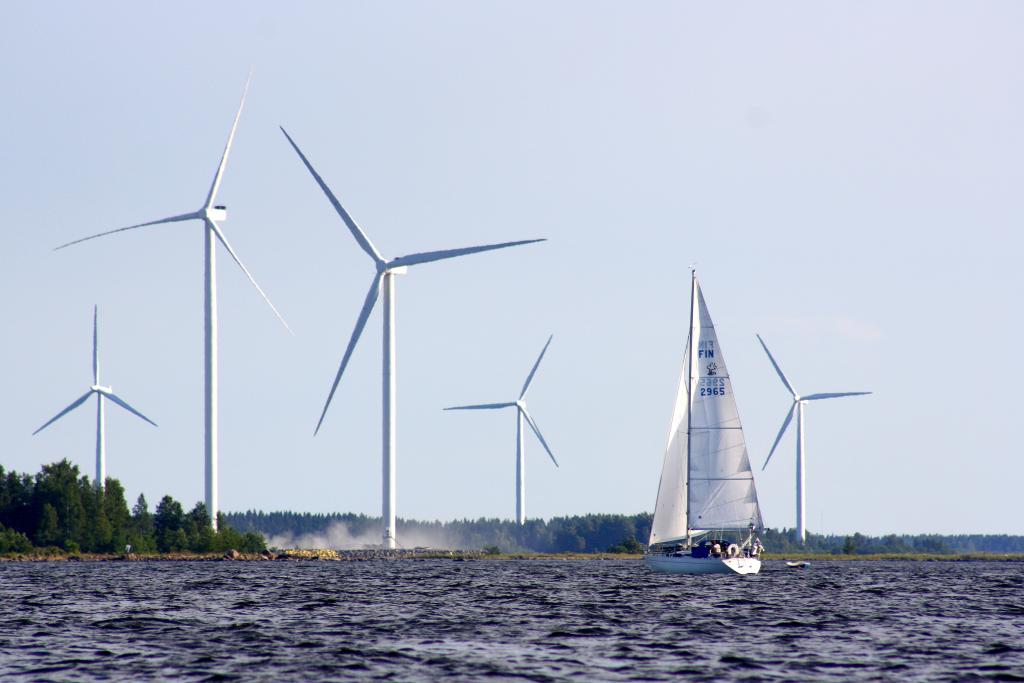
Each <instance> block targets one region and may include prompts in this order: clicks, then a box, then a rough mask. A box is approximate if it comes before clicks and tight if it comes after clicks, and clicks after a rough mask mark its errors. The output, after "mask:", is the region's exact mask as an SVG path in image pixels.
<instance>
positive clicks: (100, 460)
mask: <svg viewBox="0 0 1024 683" xmlns="http://www.w3.org/2000/svg"><path fill="white" fill-rule="evenodd" d="M98 313H99V311H98V307H95V306H94V307H93V309H92V386H91V387H89V391H87V392H85V393H84V394H82V396H80V397H79V398H77V399H75V402H74V403H72V404H71V405H69V406H68V407H67V408H65V409H64V410H62V411H60V412H59V413H57V414H56V415H55V416H53V417H52V418H50V420H49V421H48V422H47V423H46V424H44V425H43V426H42V427H40V428H39V429H37V430H36V431H34V432H32V436H35V435H36V434H38V433H39V432H41V431H43V430H44V429H46V428H47V427H49V426H50V425H51V424H53V423H54V422H56V421H57V420H59V419H60V418H62V417H64V416H65V415H67V414H68V413H70V412H71V411H72V410H74V409H75V408H77V407H78V406H80V405H82V404H83V403H85V402H86V401H87V400H88V399H89V397H90V396H92V395H93V394H95V395H96V480H95V481H94V482H93V484H94V485H95V486H96V487H97V488H101V489H102V488H105V487H106V483H107V448H106V434H105V420H104V414H103V412H104V411H103V399H107V400H108V401H113V402H114V403H115V404H117V405H119V406H121V407H122V408H124V409H125V410H127V411H128V412H129V413H131V414H132V415H135V416H137V417H140V418H142V419H143V420H145V421H146V422H148V423H149V424H151V425H153V426H154V427H156V422H153V421H152V420H150V419H149V418H148V417H146V416H145V415H143V414H142V413H140V412H139V411H137V410H135V408H132V407H131V406H130V405H128V403H127V402H125V401H124V399H122V398H120V397H118V396H117V395H116V394H114V391H113V389H111V388H110V387H104V386H101V385H100V357H99V343H98V342H99V334H98V331H97V318H98Z"/></svg>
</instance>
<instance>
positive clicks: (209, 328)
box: [57, 74, 291, 530]
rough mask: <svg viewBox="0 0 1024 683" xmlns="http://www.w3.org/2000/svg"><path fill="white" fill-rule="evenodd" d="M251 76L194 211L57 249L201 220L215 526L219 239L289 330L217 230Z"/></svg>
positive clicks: (208, 453) (209, 487) (210, 498)
mask: <svg viewBox="0 0 1024 683" xmlns="http://www.w3.org/2000/svg"><path fill="white" fill-rule="evenodd" d="M251 80H252V74H250V75H249V79H248V80H247V81H246V82H245V90H244V91H243V92H242V101H241V102H240V103H239V105H238V113H236V114H235V120H234V123H232V124H231V133H230V134H229V135H228V142H227V144H226V145H225V146H224V153H223V154H222V155H221V158H220V164H218V165H217V172H216V173H215V174H214V176H213V183H212V184H211V185H210V191H209V192H208V193H207V195H206V201H205V202H203V206H202V208H200V209H199V210H198V211H192V212H191V213H184V214H181V215H179V216H171V217H169V218H161V219H160V220H156V221H150V222H148V223H139V224H137V225H129V226H128V227H126V228H118V229H117V230H108V231H107V232H101V233H99V234H98V235H90V236H89V237H83V238H82V239H77V240H75V241H73V242H68V243H67V244H62V245H60V246H59V247H57V249H63V248H64V247H70V246H71V245H72V244H78V243H79V242H85V241H86V240H91V239H95V238H97V237H104V236H106V235H113V234H114V233H118V232H124V231H125V230H135V229H136V228H144V227H147V226H150V225H160V224H161V223H178V222H180V221H191V220H201V221H203V237H204V241H205V244H206V263H205V265H206V267H205V273H204V283H205V288H204V289H205V299H204V306H203V310H204V314H205V316H204V323H203V328H204V331H205V346H204V348H205V373H204V375H205V383H206V386H205V464H206V477H205V480H206V481H205V484H206V491H205V494H206V496H205V497H206V509H207V510H208V511H209V513H210V522H211V524H212V525H213V529H214V530H216V529H217V512H218V510H219V507H218V451H217V442H218V428H217V427H218V401H217V393H218V391H217V374H218V373H217V260H216V256H217V253H216V247H217V242H218V241H219V242H220V243H221V244H222V245H224V248H225V249H226V250H227V252H228V255H229V256H231V258H232V260H234V262H235V263H237V264H238V267H239V268H241V269H242V272H243V273H245V276H246V277H247V278H249V282H251V283H252V285H253V287H255V288H256V291H257V292H259V293H260V296H262V297H263V300H264V301H266V302H267V305H268V306H270V310H272V311H273V312H274V315H276V316H277V318H278V320H280V321H281V324H282V325H284V327H285V329H287V330H288V331H289V332H291V329H290V328H289V327H288V323H286V322H285V321H284V318H283V317H281V314H280V313H279V312H278V311H277V309H276V308H275V307H274V304H272V303H271V302H270V299H269V298H268V297H267V295H266V294H265V293H264V292H263V289H262V288H261V287H260V286H259V285H258V284H256V280H255V279H254V278H253V276H252V275H251V274H250V273H249V270H248V269H247V268H246V267H245V266H244V265H243V264H242V261H241V259H239V258H238V254H236V253H235V250H234V249H232V248H231V245H230V244H229V243H228V239H227V237H225V236H224V232H223V231H222V230H221V227H220V224H219V223H218V221H223V220H226V219H227V217H228V213H227V209H226V208H225V207H224V206H223V205H220V204H215V203H214V202H215V201H216V200H217V191H218V190H219V189H220V183H221V179H222V178H223V176H224V167H225V166H226V165H227V163H228V153H229V152H230V151H231V144H232V142H234V140H235V131H236V130H237V129H238V119H239V118H240V117H241V116H242V107H243V106H245V96H246V94H247V93H248V92H249V82H250V81H251Z"/></svg>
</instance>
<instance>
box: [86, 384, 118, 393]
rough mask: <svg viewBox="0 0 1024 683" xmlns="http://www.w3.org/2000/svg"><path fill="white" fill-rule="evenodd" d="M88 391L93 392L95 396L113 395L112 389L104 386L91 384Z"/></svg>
mask: <svg viewBox="0 0 1024 683" xmlns="http://www.w3.org/2000/svg"><path fill="white" fill-rule="evenodd" d="M89 390H90V391H95V392H96V393H97V394H112V393H114V388H113V387H105V386H101V385H99V384H93V385H92V386H91V387H89Z"/></svg>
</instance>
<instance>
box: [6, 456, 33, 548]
mask: <svg viewBox="0 0 1024 683" xmlns="http://www.w3.org/2000/svg"><path fill="white" fill-rule="evenodd" d="M2 475H3V473H2V472H0V477H2ZM30 550H32V541H30V540H28V536H26V535H25V534H23V533H21V532H18V531H15V530H14V529H7V528H6V527H4V525H3V524H0V554H3V553H27V552H28V551H30Z"/></svg>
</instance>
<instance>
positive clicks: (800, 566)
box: [786, 560, 811, 569]
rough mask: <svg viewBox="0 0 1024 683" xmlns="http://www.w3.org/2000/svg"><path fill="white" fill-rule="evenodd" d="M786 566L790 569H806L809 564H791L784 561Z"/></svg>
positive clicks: (789, 561) (788, 561) (791, 562)
mask: <svg viewBox="0 0 1024 683" xmlns="http://www.w3.org/2000/svg"><path fill="white" fill-rule="evenodd" d="M786 566H787V567H789V568H790V569H807V568H809V567H810V566H811V563H810V562H793V561H791V560H786Z"/></svg>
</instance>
